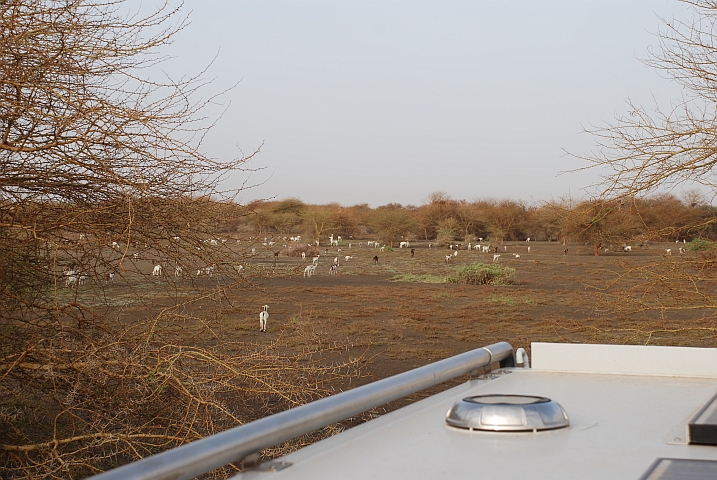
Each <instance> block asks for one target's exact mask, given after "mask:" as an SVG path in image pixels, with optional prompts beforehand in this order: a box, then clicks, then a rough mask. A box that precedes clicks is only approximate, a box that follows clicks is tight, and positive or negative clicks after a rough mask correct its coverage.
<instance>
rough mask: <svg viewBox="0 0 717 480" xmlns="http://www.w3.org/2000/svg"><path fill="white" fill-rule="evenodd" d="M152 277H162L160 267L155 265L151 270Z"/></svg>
mask: <svg viewBox="0 0 717 480" xmlns="http://www.w3.org/2000/svg"><path fill="white" fill-rule="evenodd" d="M152 275H154V276H155V277H159V276H161V275H162V265H155V266H154V268H153V269H152Z"/></svg>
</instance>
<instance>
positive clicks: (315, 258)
mask: <svg viewBox="0 0 717 480" xmlns="http://www.w3.org/2000/svg"><path fill="white" fill-rule="evenodd" d="M320 256H321V255H316V256H315V257H314V259H313V260H312V261H311V263H313V264H314V265H318V264H319V257H320Z"/></svg>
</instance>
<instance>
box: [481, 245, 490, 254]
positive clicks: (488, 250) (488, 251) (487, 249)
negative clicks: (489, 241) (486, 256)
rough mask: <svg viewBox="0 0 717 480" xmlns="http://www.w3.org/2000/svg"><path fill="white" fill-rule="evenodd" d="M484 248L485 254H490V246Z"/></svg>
mask: <svg viewBox="0 0 717 480" xmlns="http://www.w3.org/2000/svg"><path fill="white" fill-rule="evenodd" d="M482 248H483V253H490V247H489V246H486V245H483V247H482Z"/></svg>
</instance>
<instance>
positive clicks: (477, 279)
mask: <svg viewBox="0 0 717 480" xmlns="http://www.w3.org/2000/svg"><path fill="white" fill-rule="evenodd" d="M391 281H393V282H415V283H462V284H465V285H515V284H517V283H518V281H517V280H516V278H515V269H514V268H508V267H501V266H500V265H494V264H488V265H486V264H484V263H474V264H473V265H461V266H459V267H458V268H457V269H456V273H454V274H453V275H449V276H447V277H443V276H438V275H414V274H411V273H406V274H402V275H396V276H395V277H393V278H391Z"/></svg>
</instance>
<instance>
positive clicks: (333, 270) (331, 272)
mask: <svg viewBox="0 0 717 480" xmlns="http://www.w3.org/2000/svg"><path fill="white" fill-rule="evenodd" d="M338 269H339V266H338V265H336V264H335V263H334V264H333V265H331V268H329V275H336V271H337V270H338Z"/></svg>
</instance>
